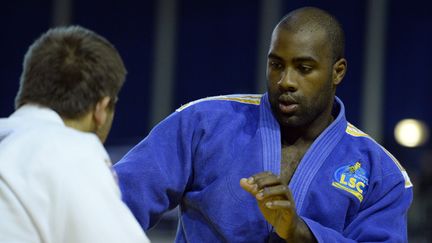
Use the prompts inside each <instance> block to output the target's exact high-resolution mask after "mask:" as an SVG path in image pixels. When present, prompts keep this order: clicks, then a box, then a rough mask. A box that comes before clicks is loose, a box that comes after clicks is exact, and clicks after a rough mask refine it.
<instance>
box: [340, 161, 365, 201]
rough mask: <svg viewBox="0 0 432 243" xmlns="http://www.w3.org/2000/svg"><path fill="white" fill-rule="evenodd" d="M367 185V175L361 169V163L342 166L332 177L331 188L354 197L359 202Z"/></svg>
mask: <svg viewBox="0 0 432 243" xmlns="http://www.w3.org/2000/svg"><path fill="white" fill-rule="evenodd" d="M368 185H369V175H368V174H367V172H366V171H365V170H364V169H363V168H361V163H360V162H356V163H355V164H353V165H346V166H342V167H340V168H339V169H337V170H336V171H335V173H334V176H333V183H332V186H334V187H336V188H339V189H342V190H344V191H347V192H349V193H351V194H352V195H354V196H355V197H356V198H357V199H358V200H359V201H360V202H361V201H363V195H364V193H365V192H366V191H367V188H368Z"/></svg>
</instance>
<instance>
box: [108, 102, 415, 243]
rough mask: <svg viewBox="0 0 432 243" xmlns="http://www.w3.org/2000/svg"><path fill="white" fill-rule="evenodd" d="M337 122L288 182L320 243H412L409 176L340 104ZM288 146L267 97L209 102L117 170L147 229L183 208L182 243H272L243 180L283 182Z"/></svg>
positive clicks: (180, 115)
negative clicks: (264, 176) (267, 175)
mask: <svg viewBox="0 0 432 243" xmlns="http://www.w3.org/2000/svg"><path fill="white" fill-rule="evenodd" d="M333 115H334V117H335V120H334V121H333V123H332V124H330V126H329V127H327V128H326V129H325V130H324V131H323V132H322V133H321V135H320V136H319V137H318V138H316V140H315V141H314V143H313V144H312V145H311V147H310V148H309V150H308V151H307V153H306V154H305V155H304V156H303V158H302V160H301V162H300V164H299V165H298V167H297V169H296V171H295V173H294V175H293V177H292V179H291V181H290V184H289V187H290V189H291V191H292V193H293V197H294V200H295V205H296V208H297V213H298V214H299V215H300V216H301V217H302V219H303V220H304V221H305V223H306V224H307V225H308V226H309V228H310V229H311V231H312V233H313V234H314V235H315V237H316V238H317V240H318V242H359V241H360V242H363V241H367V242H407V221H406V216H407V210H408V208H409V205H410V203H411V201H412V184H411V182H410V180H409V177H408V175H407V173H406V171H405V170H404V168H403V167H402V166H401V165H400V163H399V162H398V161H397V160H396V159H395V158H394V157H393V156H392V155H391V154H390V153H389V152H388V151H387V150H385V149H384V148H383V147H382V146H380V145H379V144H378V143H376V142H375V141H374V140H373V139H372V138H371V137H369V136H368V135H367V134H365V133H363V132H362V131H360V130H359V129H357V128H356V127H354V126H353V125H351V124H350V123H348V122H347V120H346V118H345V112H344V105H343V103H342V102H341V101H340V100H339V99H338V98H336V100H335V105H334V109H333ZM280 141H281V138H280V129H279V124H278V123H277V121H276V119H275V117H274V116H273V114H272V111H271V108H270V104H269V101H268V97H267V94H264V95H227V96H217V97H209V98H205V99H201V100H197V101H194V102H191V103H189V104H187V105H184V106H182V107H180V108H179V109H177V110H176V111H175V112H174V113H173V114H171V115H170V116H169V117H167V118H166V119H165V120H163V121H162V122H161V123H160V124H158V125H157V126H156V127H155V128H154V129H153V130H152V131H151V132H150V134H149V135H148V136H147V137H146V138H145V139H144V140H142V141H141V142H140V143H139V144H138V145H136V146H135V147H134V148H133V149H132V150H131V151H130V152H129V153H128V154H127V155H126V156H125V157H124V158H123V159H122V160H121V161H120V162H118V163H117V164H116V165H115V166H114V168H115V170H116V172H117V174H118V177H119V181H120V188H121V190H122V193H123V199H124V201H125V202H126V203H127V205H128V206H129V207H130V209H131V210H132V212H133V213H134V215H135V216H136V218H137V219H138V221H139V222H140V224H141V226H142V227H143V228H144V229H145V230H147V229H149V228H151V227H152V226H154V225H155V224H156V223H157V221H158V220H159V219H160V217H161V215H162V214H163V213H164V212H166V211H168V210H170V209H173V208H175V207H176V206H177V205H179V206H180V207H179V208H180V219H179V227H178V232H177V236H176V242H266V241H268V240H269V239H270V238H274V237H270V236H271V235H272V234H274V233H273V232H272V227H271V225H269V224H268V223H267V222H266V221H265V219H264V218H263V216H262V215H261V213H260V211H259V209H258V206H257V203H256V201H255V199H254V198H253V197H252V196H251V195H249V194H248V193H247V192H245V191H243V190H242V189H241V187H240V185H239V181H240V179H241V178H247V177H249V176H251V175H253V174H256V173H259V172H262V171H272V172H273V173H275V174H279V173H280V161H281V142H280Z"/></svg>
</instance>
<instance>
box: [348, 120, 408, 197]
mask: <svg viewBox="0 0 432 243" xmlns="http://www.w3.org/2000/svg"><path fill="white" fill-rule="evenodd" d="M345 132H346V139H347V140H348V141H349V144H350V146H351V148H352V149H355V150H357V151H358V153H359V154H362V157H364V159H365V160H367V161H368V163H369V164H370V167H371V170H374V171H375V173H377V172H378V174H380V175H381V176H383V177H384V176H387V175H396V178H395V179H397V178H399V179H401V180H402V179H403V180H404V181H405V187H406V188H408V187H412V183H411V180H410V178H409V176H408V173H407V171H406V170H405V168H404V167H403V166H402V165H401V163H400V162H399V160H398V159H397V158H396V157H395V156H394V155H393V154H392V153H390V152H389V151H388V150H387V149H386V148H385V147H384V146H382V145H381V144H379V143H378V142H377V141H375V140H374V139H373V138H372V137H371V136H369V135H368V134H367V133H365V132H363V131H362V130H360V129H358V128H357V127H355V126H354V125H352V124H351V123H348V124H347V127H346V130H345Z"/></svg>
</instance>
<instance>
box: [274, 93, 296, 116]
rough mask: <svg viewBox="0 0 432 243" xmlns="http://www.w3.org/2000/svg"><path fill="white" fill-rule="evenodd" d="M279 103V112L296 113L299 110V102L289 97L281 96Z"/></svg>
mask: <svg viewBox="0 0 432 243" xmlns="http://www.w3.org/2000/svg"><path fill="white" fill-rule="evenodd" d="M278 101H279V110H280V111H281V112H282V113H284V114H291V113H294V112H296V111H297V109H298V108H299V104H298V103H297V101H296V100H295V99H293V98H291V97H289V96H288V97H287V96H280V97H279V100H278Z"/></svg>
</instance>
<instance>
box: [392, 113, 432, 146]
mask: <svg viewBox="0 0 432 243" xmlns="http://www.w3.org/2000/svg"><path fill="white" fill-rule="evenodd" d="M394 135H395V138H396V141H397V142H398V143H399V144H401V145H402V146H405V147H417V146H420V145H423V144H424V143H426V142H427V140H428V138H429V128H428V126H427V125H426V124H425V123H424V122H422V121H419V120H415V119H404V120H401V121H400V122H399V123H398V124H396V127H395V130H394Z"/></svg>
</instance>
